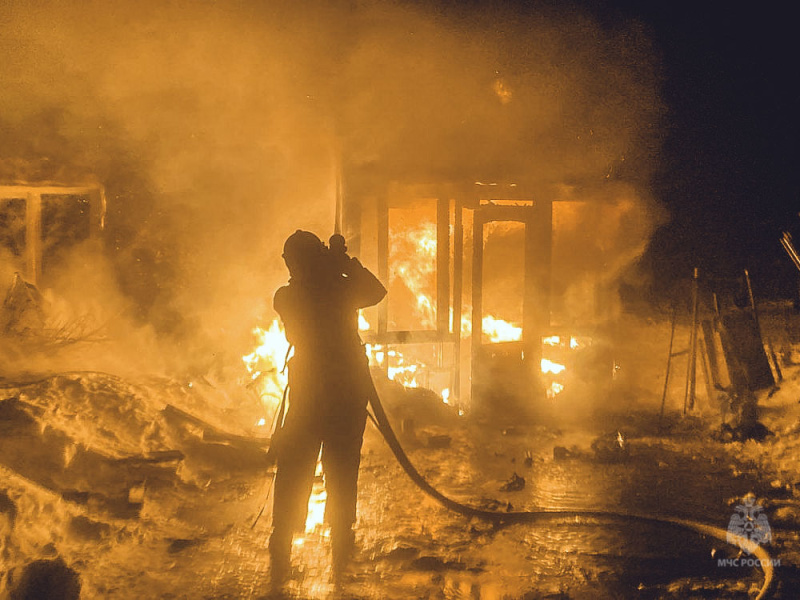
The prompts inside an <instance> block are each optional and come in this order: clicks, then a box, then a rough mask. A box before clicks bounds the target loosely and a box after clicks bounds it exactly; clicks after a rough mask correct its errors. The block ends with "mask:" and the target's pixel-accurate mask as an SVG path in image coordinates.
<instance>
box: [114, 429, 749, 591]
mask: <svg viewBox="0 0 800 600" xmlns="http://www.w3.org/2000/svg"><path fill="white" fill-rule="evenodd" d="M477 432H481V433H480V434H478V433H477ZM436 433H439V432H437V431H433V432H431V434H436ZM451 434H452V442H451V445H450V447H448V448H441V449H430V448H427V447H419V448H417V449H415V450H411V452H410V454H411V457H412V460H413V461H414V462H415V463H416V464H417V466H418V468H419V469H420V471H421V472H422V473H423V474H424V475H425V476H426V477H427V478H428V479H429V480H430V481H431V482H433V483H435V484H436V486H437V487H439V488H440V489H441V490H443V491H445V492H446V493H447V494H448V495H449V496H451V497H453V498H455V499H458V500H459V501H462V502H465V503H470V504H474V505H478V506H483V507H489V508H496V509H497V510H506V509H508V508H513V510H573V509H574V510H575V511H581V510H609V511H611V512H620V511H627V510H630V511H635V512H647V513H652V514H664V515H675V516H683V517H688V518H693V519H698V520H703V521H706V522H709V523H711V524H715V525H717V526H719V527H722V528H723V529H724V528H725V527H726V525H727V522H728V519H729V518H730V515H731V514H732V506H731V504H730V502H731V501H733V500H738V499H739V498H741V497H742V496H744V495H745V494H746V493H748V492H750V491H754V492H756V493H758V492H759V488H760V487H761V486H762V484H761V483H759V482H758V481H757V480H756V479H755V478H754V477H750V476H747V475H745V474H742V473H740V472H735V471H732V470H731V468H730V466H729V461H725V460H722V457H714V456H697V455H695V456H686V455H684V454H683V453H678V452H673V451H671V450H668V449H665V448H662V447H658V446H654V445H651V444H649V443H647V444H646V443H638V442H637V440H635V439H634V440H629V443H630V458H629V459H627V460H624V461H623V462H619V463H606V462H600V461H598V460H597V458H596V457H595V455H594V453H593V452H592V451H591V448H590V442H591V440H592V436H593V435H595V434H596V432H593V431H587V430H585V429H578V428H573V429H571V430H568V431H561V432H553V431H551V430H549V429H546V428H535V427H534V428H531V429H530V430H518V431H515V432H513V433H506V434H504V433H503V432H502V431H500V430H497V431H492V430H491V429H489V430H485V429H477V428H473V427H469V426H465V427H463V428H460V429H457V430H455V433H454V432H453V430H451ZM424 437H425V433H422V434H420V435H419V436H418V439H421V440H424ZM566 444H568V445H566ZM556 446H563V447H568V448H572V451H571V452H570V456H568V457H567V458H566V459H564V460H555V459H553V448H554V447H556ZM528 453H530V456H531V458H532V460H531V461H530V465H527V464H526V461H525V458H526V456H528ZM514 473H517V474H518V475H519V476H521V477H522V478H524V479H525V486H524V488H523V489H522V490H519V491H509V492H501V491H499V490H500V488H501V487H502V486H503V484H504V482H505V481H506V480H507V479H509V478H510V477H511V476H512V475H513V474H514ZM270 483H271V481H270V478H269V477H268V476H267V475H266V474H261V475H255V476H253V477H252V478H248V479H243V480H238V481H231V482H229V483H228V485H226V486H220V487H217V488H215V489H211V490H209V491H208V492H207V494H205V495H204V496H203V497H202V498H198V504H197V505H196V506H184V507H182V510H181V511H180V512H181V517H182V519H184V520H185V522H186V524H187V531H186V532H185V537H183V538H181V537H174V538H173V537H170V538H164V539H160V540H159V539H157V538H154V539H153V540H152V541H151V543H149V544H147V543H145V544H143V545H142V546H141V548H140V551H141V553H142V554H143V555H146V558H145V556H143V560H144V563H145V564H149V565H151V567H150V568H143V569H142V571H141V572H140V573H139V574H138V575H134V576H133V577H129V580H128V581H127V582H126V583H125V585H118V586H117V587H116V589H107V590H105V593H107V594H108V597H119V598H142V597H164V598H261V597H267V596H268V595H269V594H268V592H269V589H270V588H269V568H268V567H269V565H268V559H267V556H266V552H265V541H266V537H267V535H268V529H269V523H270V514H269V510H267V511H265V513H264V514H262V516H261V517H260V518H259V519H258V521H257V523H256V524H255V526H254V527H253V526H252V525H253V522H254V521H255V519H254V515H255V514H256V513H257V512H258V509H259V508H260V505H261V503H262V499H263V498H264V497H265V495H266V494H267V493H268V489H269V486H270ZM154 493H155V492H154ZM153 501H154V502H158V501H159V500H158V499H157V498H156V497H154V498H153ZM176 501H177V499H176ZM509 505H511V506H509ZM145 506H146V505H145ZM358 543H359V548H360V550H359V553H358V555H357V556H356V559H355V560H354V562H353V565H352V567H351V569H350V570H349V572H348V573H347V574H346V575H345V577H344V578H343V580H342V581H341V582H340V583H339V584H338V585H334V584H333V581H332V579H333V578H332V573H331V569H330V557H329V554H328V547H329V539H328V537H327V535H326V533H325V530H324V529H322V528H317V529H316V530H315V531H313V532H310V533H309V534H308V535H307V536H306V537H305V538H304V539H302V540H298V541H297V542H296V543H295V547H294V555H293V561H294V567H295V569H294V574H293V577H292V579H291V580H290V582H289V584H288V586H287V587H286V588H285V589H284V595H285V596H288V597H301V598H328V597H358V598H397V599H401V598H475V599H477V598H480V599H484V600H486V599H502V598H531V599H532V598H687V597H693V593H694V594H697V595H696V597H714V598H748V597H752V592H753V591H754V590H756V589H757V588H758V587H759V586H760V585H761V582H762V580H763V575H762V573H761V572H760V570H759V569H757V568H744V569H742V568H736V569H734V568H722V567H718V566H717V562H716V561H717V559H718V558H721V557H736V556H737V553H738V551H737V549H735V548H733V547H731V546H726V544H724V543H722V542H719V541H718V540H714V539H709V538H706V537H704V536H701V535H699V534H697V533H694V532H691V531H688V530H686V529H683V528H680V527H677V526H673V525H669V524H663V525H659V524H652V523H641V522H639V521H629V520H626V519H624V518H618V517H609V518H608V519H603V518H583V517H580V516H579V515H577V514H576V516H574V517H565V518H553V519H542V520H537V521H534V522H532V523H524V524H516V525H509V526H505V527H495V526H492V525H491V524H488V523H484V522H481V521H479V520H476V519H472V520H470V519H467V518H465V517H462V516H459V515H454V514H452V513H450V512H448V511H447V510H446V509H444V508H442V507H441V506H439V505H438V504H437V503H436V502H434V501H433V500H431V499H429V498H427V497H426V496H425V495H423V494H422V493H421V492H420V491H419V490H417V489H416V488H415V487H414V486H413V484H412V483H411V482H410V480H409V479H408V478H407V477H405V475H404V473H403V472H402V470H401V469H400V467H399V466H398V465H397V463H396V462H395V461H394V460H393V458H392V457H391V455H390V454H389V452H388V450H387V449H386V447H385V446H384V445H383V443H382V441H381V440H380V439H378V437H377V435H376V433H375V432H372V434H368V438H367V440H366V444H365V454H364V460H363V466H362V471H361V481H360V497H359V522H358ZM153 553H155V554H156V555H157V556H158V557H160V559H161V560H162V561H163V562H162V563H161V569H153V567H154V566H155V565H153V564H152V558H153ZM131 558H134V557H131ZM134 560H135V559H134ZM115 579H116V578H115ZM118 581H119V580H118ZM692 590H694V592H692ZM154 593H156V595H151V594H154ZM273 595H274V594H273Z"/></svg>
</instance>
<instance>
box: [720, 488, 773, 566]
mask: <svg viewBox="0 0 800 600" xmlns="http://www.w3.org/2000/svg"><path fill="white" fill-rule="evenodd" d="M742 501H743V504H737V505H736V508H735V510H736V512H734V513H733V515H731V519H730V521H729V522H728V536H727V539H728V543H730V544H735V545H737V546H739V547H740V548H741V549H742V550H744V551H745V552H747V553H748V554H752V552H753V550H754V549H755V547H756V546H760V545H761V544H766V543H769V542H770V541H772V529H771V528H770V526H769V521H768V520H767V515H765V514H764V513H763V512H762V511H763V510H764V508H763V507H762V506H760V505H759V504H756V503H755V501H756V499H755V496H753V495H752V494H748V495H747V496H745V497H744V498H743V499H742Z"/></svg>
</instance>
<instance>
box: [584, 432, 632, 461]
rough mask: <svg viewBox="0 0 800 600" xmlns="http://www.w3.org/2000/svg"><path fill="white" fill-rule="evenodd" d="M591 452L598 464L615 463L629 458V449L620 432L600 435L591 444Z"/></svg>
mask: <svg viewBox="0 0 800 600" xmlns="http://www.w3.org/2000/svg"><path fill="white" fill-rule="evenodd" d="M592 450H593V451H594V457H595V460H597V461H598V462H603V463H616V462H623V461H626V460H628V458H630V448H629V447H628V442H627V441H626V440H625V436H624V435H622V432H621V431H616V432H614V433H607V434H605V435H601V436H600V437H598V438H597V439H595V440H594V441H593V442H592Z"/></svg>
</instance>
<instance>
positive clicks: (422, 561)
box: [409, 556, 467, 571]
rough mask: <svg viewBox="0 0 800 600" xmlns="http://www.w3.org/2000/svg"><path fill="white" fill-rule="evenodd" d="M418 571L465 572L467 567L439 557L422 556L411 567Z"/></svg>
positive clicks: (412, 562)
mask: <svg viewBox="0 0 800 600" xmlns="http://www.w3.org/2000/svg"><path fill="white" fill-rule="evenodd" d="M409 566H410V567H411V568H412V569H416V570H418V571H464V570H465V569H466V568H467V566H466V565H465V564H464V563H462V562H459V561H454V560H444V559H442V558H440V557H438V556H420V557H419V558H417V559H414V560H413V561H411V564H410V565H409Z"/></svg>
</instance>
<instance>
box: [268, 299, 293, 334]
mask: <svg viewBox="0 0 800 600" xmlns="http://www.w3.org/2000/svg"><path fill="white" fill-rule="evenodd" d="M289 296H290V293H289V288H288V286H284V287H282V288H279V289H278V291H277V292H275V296H274V298H273V299H272V307H273V308H274V309H275V312H276V313H278V316H279V317H280V319H281V322H282V323H283V329H284V335H285V336H286V340H287V341H288V342H289V343H290V344H294V340H292V339H291V338H290V336H291V332H290V329H291V328H290V327H287V323H286V316H287V314H288V313H289V312H291V300H290V299H289Z"/></svg>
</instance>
